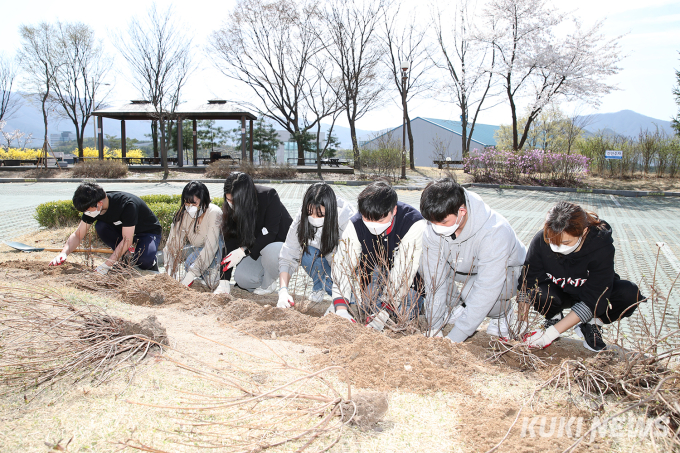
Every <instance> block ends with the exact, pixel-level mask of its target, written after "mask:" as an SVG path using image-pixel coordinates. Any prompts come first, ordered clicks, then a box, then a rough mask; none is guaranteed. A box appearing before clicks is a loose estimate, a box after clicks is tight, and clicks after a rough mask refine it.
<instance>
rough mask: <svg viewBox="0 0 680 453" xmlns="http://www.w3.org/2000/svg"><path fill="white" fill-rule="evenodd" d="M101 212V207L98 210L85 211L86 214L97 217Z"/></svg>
mask: <svg viewBox="0 0 680 453" xmlns="http://www.w3.org/2000/svg"><path fill="white" fill-rule="evenodd" d="M101 212H102V209H101V208H99V210H98V211H85V212H83V214H85V215H86V216H89V217H97V216H98V215H99V214H100V213H101Z"/></svg>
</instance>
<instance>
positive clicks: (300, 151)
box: [295, 131, 305, 167]
mask: <svg viewBox="0 0 680 453" xmlns="http://www.w3.org/2000/svg"><path fill="white" fill-rule="evenodd" d="M302 135H303V133H301V132H300V131H297V132H296V134H295V142H296V143H297V154H298V163H297V164H298V166H300V165H301V166H303V167H304V166H305V150H304V146H303V144H304V140H303V137H302Z"/></svg>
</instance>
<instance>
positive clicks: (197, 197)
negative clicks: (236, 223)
mask: <svg viewBox="0 0 680 453" xmlns="http://www.w3.org/2000/svg"><path fill="white" fill-rule="evenodd" d="M221 224H222V210H221V209H220V207H219V206H217V205H215V204H213V203H211V202H210V192H209V191H208V188H207V187H206V186H205V184H203V183H202V182H198V181H192V182H190V183H189V184H187V185H186V186H184V190H182V198H181V199H180V206H179V209H178V210H177V212H176V213H175V216H174V218H173V220H172V226H171V227H170V234H169V235H168V240H167V242H166V243H165V247H164V248H163V256H164V261H165V271H166V272H167V273H168V274H169V275H171V276H178V275H181V274H182V273H183V274H184V278H183V279H182V284H183V285H185V286H187V287H189V286H191V285H192V284H193V283H194V280H195V279H196V278H202V279H203V281H204V282H205V284H206V285H207V286H208V287H209V288H210V289H211V290H213V291H215V292H216V293H221V292H228V291H229V282H220V260H221V259H222V248H223V247H224V241H223V240H222V231H221V228H220V226H221ZM187 243H188V244H187ZM180 271H181V272H180Z"/></svg>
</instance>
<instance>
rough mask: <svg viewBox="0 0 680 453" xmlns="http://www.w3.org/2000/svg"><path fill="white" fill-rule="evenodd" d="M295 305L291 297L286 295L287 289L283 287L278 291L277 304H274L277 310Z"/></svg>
mask: <svg viewBox="0 0 680 453" xmlns="http://www.w3.org/2000/svg"><path fill="white" fill-rule="evenodd" d="M294 305H295V302H293V296H291V295H290V294H288V288H286V287H285V286H284V287H283V288H280V289H279V302H278V303H277V304H276V306H277V307H279V308H290V307H292V306H294Z"/></svg>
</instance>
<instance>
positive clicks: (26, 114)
mask: <svg viewBox="0 0 680 453" xmlns="http://www.w3.org/2000/svg"><path fill="white" fill-rule="evenodd" d="M20 95H21V93H19V96H20ZM230 123H233V124H230ZM220 126H222V127H223V128H225V129H232V128H234V127H237V126H238V125H237V123H236V122H232V121H225V122H224V124H220ZM273 126H274V128H275V129H280V128H281V126H279V125H277V124H273ZM15 129H19V130H20V131H22V132H27V133H32V134H33V144H31V145H29V146H32V147H40V146H42V140H43V139H42V137H43V134H44V128H43V118H42V112H41V111H40V106H39V105H38V106H34V105H32V104H30V103H28V102H26V101H23V100H22V102H21V106H20V107H19V109H18V111H17V113H16V114H15V115H14V116H12V118H10V119H9V120H8V121H7V125H6V126H5V130H6V131H13V130H15ZM328 129H330V125H329V124H323V123H322V127H321V130H322V131H324V132H328ZM48 130H49V133H50V134H56V133H60V132H64V131H71V132H74V133H75V129H74V127H73V123H72V122H71V120H69V119H63V118H59V117H57V116H56V115H52V116H51V117H50V118H49V120H48ZM149 133H151V122H150V121H126V122H125V134H126V136H127V137H128V138H136V139H138V140H140V141H147V140H148V138H146V137H144V134H149ZM373 133H374V131H369V130H363V129H357V138H358V140H359V141H361V140H367V139H368V138H369V137H370V136H371V134H373ZM93 134H94V127H93V126H92V124H91V123H89V124H88V125H87V127H86V129H85V137H92V135H93ZM104 134H109V135H115V136H117V137H120V121H118V120H111V119H107V118H104ZM333 135H335V136H336V137H338V139H339V140H340V146H341V147H342V148H345V149H349V148H351V147H352V139H351V137H350V130H349V128H348V127H342V126H338V125H336V126H334V127H333Z"/></svg>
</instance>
